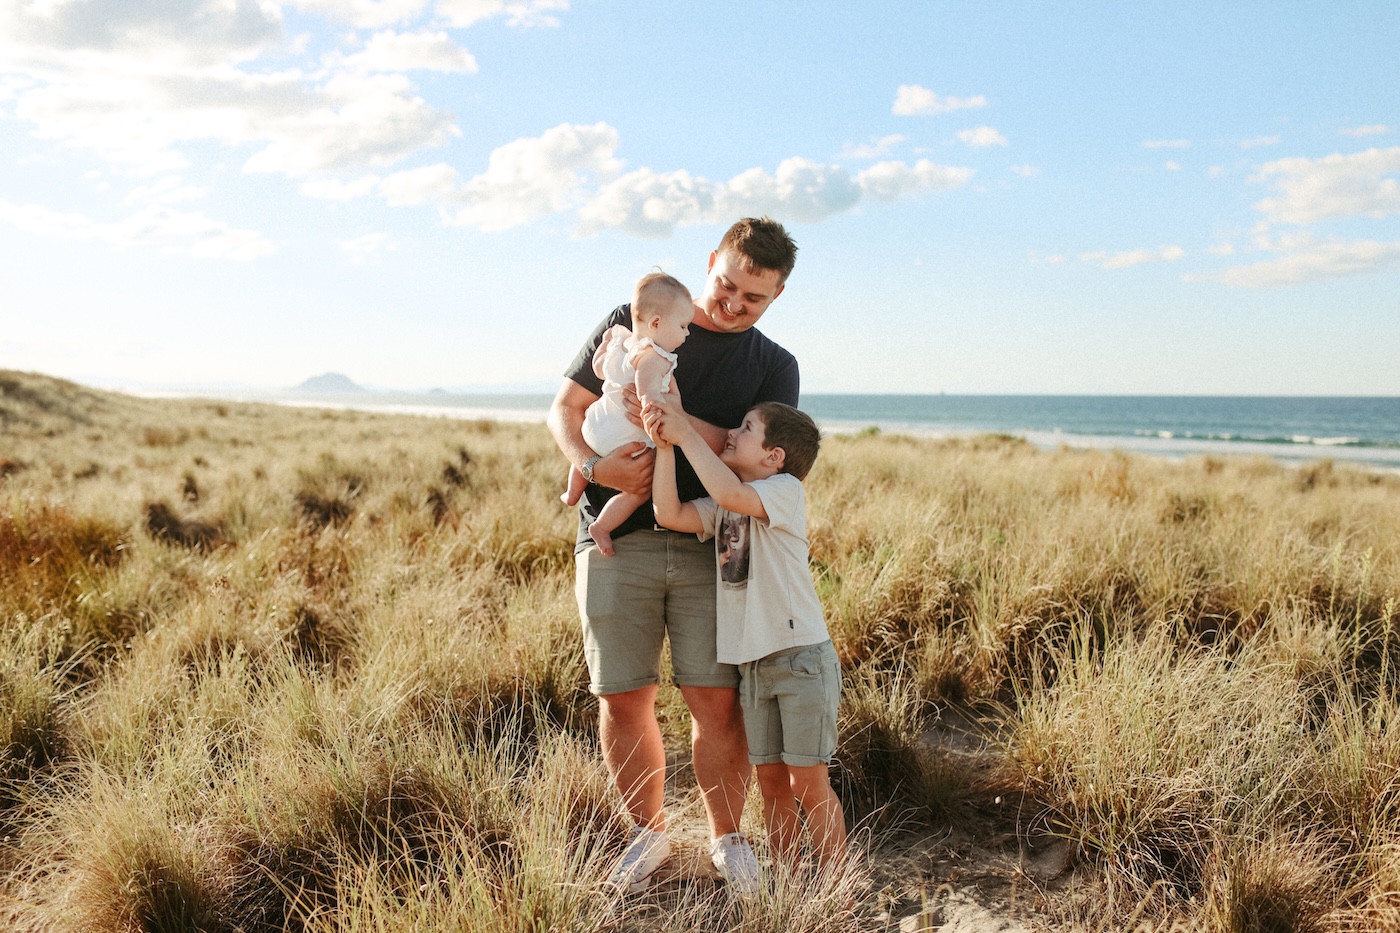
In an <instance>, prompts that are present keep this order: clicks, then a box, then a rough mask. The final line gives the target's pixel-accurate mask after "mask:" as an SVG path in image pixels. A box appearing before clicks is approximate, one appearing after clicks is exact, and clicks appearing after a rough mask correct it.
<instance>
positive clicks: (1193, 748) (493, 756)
mask: <svg viewBox="0 0 1400 933" xmlns="http://www.w3.org/2000/svg"><path fill="white" fill-rule="evenodd" d="M563 465H564V464H563V461H562V459H561V458H560V457H559V455H558V454H557V451H556V450H555V448H554V446H553V444H552V443H551V441H550V439H549V437H548V435H547V433H546V431H545V430H544V428H543V427H542V426H519V425H505V424H496V423H492V422H458V421H449V420H438V419H428V418H415V417H406V416H398V417H391V416H379V415H371V414H364V413H356V412H334V411H319V410H310V409H306V410H302V409H289V408H276V407H272V406H261V405H247V404H238V403H232V402H211V401H199V400H142V399H135V398H129V397H124V396H120V395H114V394H108V393H101V392H95V391H91V390H87V389H84V388H81V387H78V386H74V385H72V384H70V383H64V382H61V381H57V380H52V379H47V378H45V377H41V376H35V375H26V374H18V373H0V621H3V630H0V739H3V742H0V823H3V827H0V828H3V833H0V836H3V838H4V842H3V843H0V925H3V926H5V927H6V928H13V929H17V930H26V929H27V930H40V929H42V930H94V929H100V930H108V929H112V930H176V929H180V930H184V929H207V930H235V929H241V930H250V931H252V930H257V931H262V930H283V929H293V930H337V931H346V933H352V931H370V930H388V929H404V928H413V929H424V930H438V929H441V930H449V929H452V930H455V929H472V930H502V931H505V930H543V929H571V930H572V929H577V930H587V929H597V930H618V931H621V930H632V929H637V930H680V929H706V930H727V929H743V930H760V929H765V930H766V929H773V930H779V929H782V930H826V929H831V928H833V927H832V926H831V924H832V923H833V922H838V921H837V920H836V919H834V918H839V926H840V928H842V929H857V930H866V929H868V930H881V929H885V928H887V927H888V926H889V925H890V924H891V923H895V924H896V925H897V922H896V921H893V920H891V919H890V918H889V917H888V916H883V915H882V913H881V911H882V910H886V909H887V908H888V907H889V900H890V898H891V896H892V895H890V894H889V892H888V891H885V892H871V891H870V890H868V885H869V880H868V879H869V877H870V873H869V872H870V868H871V865H870V863H869V862H868V863H866V864H863V865H858V866H857V867H856V868H855V869H853V871H852V872H851V873H850V874H849V875H847V876H842V877H840V878H835V879H826V880H825V881H810V880H808V879H805V878H803V877H801V876H800V875H799V876H794V877H792V878H786V877H785V878H783V879H779V882H780V883H778V884H777V885H776V887H775V889H774V891H773V892H772V893H771V894H770V895H769V896H768V897H767V898H766V899H765V900H764V901H763V903H762V904H761V905H760V907H759V908H756V909H754V910H751V911H749V912H747V913H745V914H739V913H736V912H735V911H733V910H731V909H730V908H729V907H728V906H727V905H726V903H725V900H724V898H723V894H722V891H719V890H717V889H716V888H715V886H714V885H712V884H710V883H708V882H707V881H705V880H704V879H700V880H696V881H693V882H690V883H683V884H681V885H680V886H679V887H678V888H676V889H674V890H672V891H671V892H670V893H669V894H665V895H664V896H663V897H662V900H661V901H659V902H658V901H656V900H652V901H646V900H643V901H642V902H640V903H638V904H633V905H628V906H624V907H623V908H622V909H620V910H619V909H618V908H617V907H616V906H615V905H610V904H608V903H607V901H606V899H604V898H602V897H601V896H600V895H599V894H598V892H597V891H596V888H595V882H596V880H597V879H598V878H599V877H601V876H602V875H603V874H604V872H605V871H606V867H607V864H608V860H609V859H610V858H612V857H614V856H615V854H616V852H617V846H618V845H619V844H620V842H621V840H622V838H623V834H624V830H625V827H624V826H623V824H622V820H621V819H620V817H619V816H618V815H617V813H616V812H615V804H614V801H613V798H612V795H611V793H610V790H609V787H608V782H607V779H606V775H605V774H604V773H603V772H602V768H601V764H600V762H599V760H598V755H597V753H596V747H595V742H596V737H595V735H594V720H595V715H596V707H595V704H594V701H593V700H592V699H591V698H590V697H589V696H588V694H587V690H586V685H585V684H586V676H585V672H584V669H583V664H582V651H581V650H580V648H581V644H580V638H579V635H578V628H577V621H576V612H575V608H574V605H573V596H572V540H573V530H574V529H573V519H572V516H571V515H570V514H569V512H568V510H566V509H564V508H563V507H562V506H560V504H559V502H558V498H557V496H558V491H559V487H560V484H561V482H562V479H563V469H562V467H563ZM808 487H809V491H810V511H811V515H810V526H811V539H812V557H813V570H814V572H815V573H816V575H817V580H818V587H819V591H820V592H821V594H822V597H823V600H824V603H825V606H826V608H827V612H828V620H829V623H830V627H831V630H832V634H833V638H834V640H835V641H836V644H837V647H838V650H839V651H840V652H841V655H842V658H843V662H844V666H845V674H846V682H847V689H846V694H845V700H844V703H843V709H842V720H841V728H842V739H841V747H840V749H839V752H838V756H839V759H840V763H839V767H838V768H837V769H836V771H835V774H836V777H837V783H838V785H839V790H840V793H841V795H842V797H843V802H844V803H845V805H846V807H847V809H848V816H849V817H850V818H851V820H852V821H853V823H858V825H859V826H860V827H861V828H862V831H863V833H864V834H865V835H864V836H863V838H864V840H865V844H864V845H865V848H866V849H867V851H869V852H871V853H872V855H871V861H878V859H879V858H880V857H881V853H886V852H889V851H891V850H892V849H898V847H899V846H900V845H901V844H902V843H901V840H904V839H907V838H909V836H908V833H910V832H911V831H912V832H914V833H917V832H919V831H920V830H921V829H922V830H925V831H927V830H931V829H937V828H941V827H943V826H945V825H947V824H948V823H949V822H953V823H958V822H968V823H969V825H971V824H972V823H975V821H976V820H978V819H982V818H983V817H979V816H978V814H979V813H984V812H985V807H984V804H986V803H987V802H988V801H989V800H990V798H991V797H993V796H998V795H1000V796H1001V797H1003V798H1006V799H1015V800H1016V801H1018V805H1017V806H1016V807H1015V808H1012V809H1014V810H1015V813H1014V814H1013V816H1011V817H1009V818H1008V819H1010V820H1012V822H1010V823H1008V824H1007V825H1005V826H1003V827H1001V829H1005V830H1008V831H1012V832H1016V833H1020V834H1025V835H1027V836H1030V835H1033V834H1042V833H1044V832H1046V831H1049V832H1052V833H1054V834H1057V835H1058V836H1060V837H1062V838H1064V839H1066V840H1069V841H1070V843H1071V844H1072V847H1073V854H1074V859H1073V862H1074V865H1075V866H1077V868H1078V870H1079V871H1080V872H1083V873H1087V877H1090V878H1092V879H1093V884H1092V888H1091V890H1092V891H1093V892H1094V893H1093V896H1081V895H1075V894H1073V892H1069V893H1064V892H1061V893H1059V894H1056V893H1055V892H1053V891H1050V890H1048V889H1047V890H1046V891H1045V892H1044V895H1045V898H1046V901H1045V902H1046V904H1048V905H1049V906H1047V908H1046V910H1045V911H1044V912H1043V921H1044V923H1045V924H1046V925H1051V926H1061V927H1066V928H1079V929H1096V930H1097V929H1103V930H1107V929H1117V928H1122V927H1123V926H1124V925H1126V924H1128V923H1129V921H1130V919H1131V922H1132V923H1138V922H1146V923H1149V924H1150V925H1160V926H1164V927H1165V926H1170V925H1172V924H1176V925H1177V926H1179V927H1181V928H1184V929H1203V930H1204V929H1223V930H1241V931H1244V930H1271V929H1297V930H1308V929H1318V930H1324V929H1347V928H1353V929H1363V928H1373V927H1376V926H1384V925H1386V924H1388V923H1390V924H1393V923H1395V922H1396V921H1397V920H1400V855H1397V853H1400V777H1397V775H1400V739H1396V738H1395V737H1394V736H1395V733H1394V730H1393V728H1392V723H1393V722H1394V721H1395V719H1396V714H1397V712H1400V709H1397V705H1396V701H1395V697H1396V696H1397V687H1398V686H1400V684H1397V677H1396V667H1397V661H1400V658H1397V657H1396V636H1395V629H1396V627H1397V623H1400V609H1397V603H1398V602H1400V535H1397V530H1400V480H1397V479H1396V478H1395V477H1390V476H1382V475H1377V474H1370V473H1365V472H1361V471H1355V470H1349V469H1343V468H1340V467H1334V466H1333V465H1331V464H1329V463H1319V464H1316V465H1313V466H1311V467H1308V468H1305V469H1288V468H1283V467H1280V466H1278V465H1275V464H1272V463H1270V462H1268V461H1265V460H1262V459H1241V460H1211V459H1205V460H1188V461H1185V462H1176V463H1173V462H1166V461H1156V460H1150V459H1145V458H1136V457H1128V456H1123V455H1119V454H1111V453H1095V452H1075V451H1068V450H1062V451H1057V452H1040V451H1036V450H1035V449H1033V448H1032V447H1030V446H1029V445H1027V444H1025V443H1023V442H1020V441H1016V440H1014V439H1008V438H998V437H987V438H979V439H975V440H965V441H947V442H932V441H915V440H910V439H907V438H899V437H885V436H880V435H869V434H867V435H862V436H859V437H853V438H832V439H830V440H829V441H828V442H827V443H826V445H825V450H824V452H823V454H822V457H821V459H820V460H819V462H818V465H817V467H816V469H815V470H814V471H813V473H812V475H811V477H810V478H809V480H808ZM663 697H664V698H665V704H666V705H665V707H664V710H663V712H664V714H665V728H666V730H667V739H668V743H669V744H670V746H671V748H672V749H673V751H675V752H676V754H677V755H679V756H680V757H681V758H682V759H684V756H685V751H684V749H685V746H686V740H687V737H688V723H687V722H686V720H685V717H684V715H683V713H682V712H681V710H680V708H679V706H678V704H677V701H676V698H675V696H674V695H673V692H672V691H669V690H668V691H665V692H663ZM953 712H956V713H957V714H958V715H957V718H958V719H960V720H964V721H965V720H969V719H971V720H980V721H981V722H983V723H984V724H985V729H986V732H987V734H989V735H992V736H994V737H995V740H996V741H995V745H994V746H993V750H992V751H991V752H988V753H984V754H983V755H981V756H980V758H979V759H978V765H977V767H976V768H972V769H969V767H968V766H967V764H966V759H965V758H959V757H953V756H950V754H949V753H948V752H947V750H946V749H945V748H944V747H943V746H942V745H940V744H939V743H937V742H931V741H929V738H930V736H931V734H933V733H936V732H937V730H938V729H939V728H940V725H941V724H942V723H944V722H946V721H949V720H950V719H951V718H953V717H951V715H950V714H951V713H953ZM876 874H878V872H877V873H876ZM935 880H936V879H935Z"/></svg>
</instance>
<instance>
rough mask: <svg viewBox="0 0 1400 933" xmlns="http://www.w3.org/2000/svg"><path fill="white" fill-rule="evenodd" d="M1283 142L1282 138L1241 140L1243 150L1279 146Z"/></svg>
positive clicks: (1269, 137)
mask: <svg viewBox="0 0 1400 933" xmlns="http://www.w3.org/2000/svg"><path fill="white" fill-rule="evenodd" d="M1282 141H1283V137H1281V136H1256V137H1254V138H1253V139H1242V140H1240V148H1241V149H1257V148H1258V147H1260V146H1277V145H1278V144H1279V143H1280V142H1282Z"/></svg>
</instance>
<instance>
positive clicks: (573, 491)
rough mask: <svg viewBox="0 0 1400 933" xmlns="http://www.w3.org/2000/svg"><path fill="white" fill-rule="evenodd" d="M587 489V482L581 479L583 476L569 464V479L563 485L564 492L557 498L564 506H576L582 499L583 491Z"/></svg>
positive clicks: (576, 468)
mask: <svg viewBox="0 0 1400 933" xmlns="http://www.w3.org/2000/svg"><path fill="white" fill-rule="evenodd" d="M587 488H588V480H586V479H584V478H583V474H582V473H580V472H579V471H578V467H576V466H574V465H573V464H572V463H571V464H569V478H568V480H567V481H566V482H565V484H564V492H563V494H562V495H560V496H559V499H560V501H561V502H563V503H564V504H565V505H578V500H579V499H582V498H583V491H584V490H585V489H587Z"/></svg>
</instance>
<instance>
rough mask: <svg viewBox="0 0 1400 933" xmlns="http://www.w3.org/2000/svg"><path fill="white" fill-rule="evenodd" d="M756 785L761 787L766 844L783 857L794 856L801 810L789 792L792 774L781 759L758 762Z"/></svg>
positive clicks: (785, 859) (799, 834)
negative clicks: (763, 763) (773, 761)
mask: <svg viewBox="0 0 1400 933" xmlns="http://www.w3.org/2000/svg"><path fill="white" fill-rule="evenodd" d="M755 770H756V771H757V772H758V787H759V789H760V790H761V791H763V826H764V828H765V829H766V830H767V831H768V845H769V847H771V848H772V849H773V851H774V852H775V853H776V854H777V855H778V856H779V857H780V858H781V859H783V860H784V861H791V860H792V859H794V858H796V857H797V847H798V843H799V842H800V841H801V839H802V813H801V812H800V811H799V810H798V809H797V798H796V797H795V796H793V790H792V775H790V774H789V773H788V766H787V765H785V764H783V763H782V762H777V763H775V764H770V765H758V766H757V767H756V768H755Z"/></svg>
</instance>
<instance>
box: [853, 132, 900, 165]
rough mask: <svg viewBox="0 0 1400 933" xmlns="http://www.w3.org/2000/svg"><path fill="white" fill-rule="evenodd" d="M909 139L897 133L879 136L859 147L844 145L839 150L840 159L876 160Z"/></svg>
mask: <svg viewBox="0 0 1400 933" xmlns="http://www.w3.org/2000/svg"><path fill="white" fill-rule="evenodd" d="M908 138H909V137H907V136H903V135H900V134H898V133H894V134H891V135H889V136H881V137H880V138H879V139H876V140H872V141H870V142H869V143H864V144H862V145H859V146H853V145H849V144H848V145H846V146H845V147H844V148H842V150H841V155H840V158H843V159H878V158H880V157H881V156H883V155H886V154H888V153H889V151H890V150H891V149H893V148H894V147H895V146H898V145H899V144H900V143H902V142H904V141H905V140H906V139H908Z"/></svg>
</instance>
